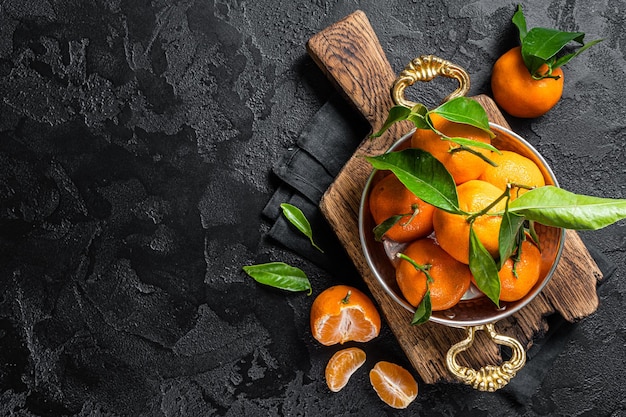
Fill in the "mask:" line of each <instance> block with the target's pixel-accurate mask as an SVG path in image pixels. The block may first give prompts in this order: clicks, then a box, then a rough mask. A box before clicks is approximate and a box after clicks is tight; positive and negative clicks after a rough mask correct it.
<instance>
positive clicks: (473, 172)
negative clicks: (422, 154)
mask: <svg viewBox="0 0 626 417" xmlns="http://www.w3.org/2000/svg"><path fill="white" fill-rule="evenodd" d="M430 118H431V120H432V123H433V125H434V127H435V128H436V129H437V130H438V131H440V132H441V133H443V134H445V135H446V136H448V137H450V138H453V137H461V138H466V139H472V140H475V141H478V142H483V143H489V144H490V143H491V138H490V136H489V134H488V133H487V132H485V131H484V130H481V129H479V128H477V127H474V126H469V125H466V124H462V123H455V122H451V121H449V120H447V119H445V118H443V117H441V116H439V115H438V114H436V113H434V114H431V115H430ZM411 146H412V147H414V148H419V149H422V150H425V151H427V152H429V153H430V154H432V155H433V156H434V157H435V158H436V159H437V160H438V161H439V162H441V163H442V164H443V165H444V166H445V167H446V169H447V170H448V171H449V172H450V174H451V175H452V178H454V182H455V183H457V184H461V183H463V182H466V181H469V180H475V179H477V178H478V177H479V176H480V174H482V172H483V171H484V170H485V168H486V167H487V166H488V165H489V164H488V163H487V162H486V161H484V160H483V159H481V158H480V157H478V156H476V155H474V154H473V153H471V152H469V151H466V150H460V149H459V145H457V144H455V143H454V142H451V141H449V140H444V139H442V137H441V136H439V134H437V133H436V132H434V131H432V130H429V129H417V130H416V131H415V133H414V134H413V136H412V137H411ZM471 149H473V150H474V151H475V152H479V153H481V154H483V155H485V156H487V157H490V156H491V153H492V152H491V151H490V150H488V149H482V148H478V147H471Z"/></svg>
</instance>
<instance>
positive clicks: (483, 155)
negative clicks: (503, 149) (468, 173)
mask: <svg viewBox="0 0 626 417" xmlns="http://www.w3.org/2000/svg"><path fill="white" fill-rule="evenodd" d="M460 151H465V152H469V153H471V154H473V155H475V156H477V157H479V158H480V159H482V160H483V161H485V162H486V163H488V164H489V165H491V166H492V167H497V166H498V164H496V163H495V162H493V161H492V160H491V159H489V158H488V157H487V156H486V155H485V154H483V153H482V152H478V151H477V150H475V149H473V148H470V147H469V146H465V145H461V146H457V147H456V148H452V149H450V151H449V152H450V153H455V152H460ZM498 152H499V151H498Z"/></svg>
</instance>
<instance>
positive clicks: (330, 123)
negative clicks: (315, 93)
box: [263, 96, 616, 405]
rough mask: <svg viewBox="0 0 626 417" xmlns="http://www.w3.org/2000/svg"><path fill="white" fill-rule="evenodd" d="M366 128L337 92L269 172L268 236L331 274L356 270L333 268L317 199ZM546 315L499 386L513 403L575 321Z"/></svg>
mask: <svg viewBox="0 0 626 417" xmlns="http://www.w3.org/2000/svg"><path fill="white" fill-rule="evenodd" d="M368 131H369V127H368V126H367V123H366V122H365V120H363V118H362V117H361V116H360V115H359V114H357V113H356V112H355V111H354V110H353V109H352V108H351V107H349V106H348V105H347V104H346V103H345V102H344V101H343V99H342V98H341V97H339V96H335V97H333V98H332V99H331V100H329V101H328V102H327V103H326V104H325V105H324V106H323V107H322V108H321V109H320V110H319V111H318V112H317V113H316V115H315V116H314V117H313V119H312V120H311V122H310V124H309V125H308V126H307V128H306V129H305V130H304V131H303V132H302V134H301V136H300V138H299V140H298V142H297V147H295V148H294V149H291V150H289V151H288V152H287V153H286V154H285V156H284V157H283V158H282V159H281V160H280V161H278V163H277V164H276V166H275V167H274V173H275V174H276V175H277V176H278V177H279V178H280V179H281V180H282V181H283V184H282V185H281V186H280V187H278V189H277V190H276V192H275V193H274V195H273V196H272V198H271V199H270V201H269V202H268V204H267V205H266V207H265V209H264V210H263V214H264V215H265V216H266V217H267V218H268V219H270V221H272V223H273V225H272V227H271V229H270V231H269V232H268V236H269V237H270V238H272V239H274V240H275V241H277V242H279V243H280V244H282V245H284V246H285V247H287V248H289V249H290V250H292V251H294V252H295V253H297V254H299V255H300V256H303V257H305V258H307V259H309V260H310V261H312V262H314V263H315V264H317V265H319V266H320V267H322V268H325V269H327V270H328V271H330V272H332V273H356V270H355V269H350V270H349V271H348V270H346V271H338V269H337V268H340V267H341V266H343V267H344V268H353V266H352V263H351V262H350V260H349V258H348V256H347V254H346V253H345V250H344V249H343V246H342V245H341V244H340V242H339V240H338V239H337V238H336V236H335V234H334V232H333V231H332V228H331V227H330V226H329V225H328V223H327V222H326V220H325V218H324V216H323V215H322V214H321V212H320V210H319V208H318V204H319V201H320V198H321V197H322V195H323V193H324V191H325V190H326V189H327V188H328V186H330V184H331V183H332V181H333V180H334V178H335V176H336V175H337V174H338V173H339V171H340V169H341V168H342V167H343V165H344V164H345V163H346V162H347V160H348V159H349V158H350V157H351V156H352V154H353V153H354V151H355V150H356V148H357V147H358V145H359V144H360V143H361V141H362V140H363V139H364V138H365V136H366V135H367V133H368ZM285 202H286V203H290V204H293V205H295V206H296V207H298V208H300V209H301V210H302V211H303V212H304V214H305V215H306V216H307V218H308V220H309V222H310V223H311V227H312V230H313V237H314V240H315V242H316V243H317V244H318V245H319V246H320V247H322V249H323V250H324V253H322V252H320V251H318V250H317V249H315V248H314V247H313V246H312V245H311V243H310V242H309V240H308V238H306V237H305V236H303V235H302V234H301V233H299V232H298V231H297V230H296V229H295V228H294V227H293V226H292V225H291V224H290V223H289V222H288V221H287V220H286V219H285V217H284V216H283V215H282V210H281V208H280V204H281V203H285ZM589 252H590V254H591V256H592V257H593V258H594V259H595V261H596V263H597V264H598V267H599V268H600V270H601V271H602V273H603V276H604V279H603V280H602V281H601V282H605V281H606V280H608V279H609V277H610V276H611V275H612V274H613V272H614V271H615V269H616V267H615V265H613V264H611V262H610V261H609V260H608V259H607V258H606V257H605V256H604V255H603V254H602V253H601V252H599V251H598V250H596V249H595V248H593V247H590V248H589ZM339 257H345V261H340V260H338V258H339ZM548 320H549V331H548V332H547V333H546V335H544V337H542V338H540V339H539V340H537V341H536V342H535V343H534V345H533V347H532V348H531V349H530V350H529V351H528V356H527V358H528V362H527V363H526V365H525V366H524V367H523V368H522V370H521V371H520V372H519V373H518V374H517V376H516V377H515V378H513V379H512V380H511V382H509V384H508V385H507V386H506V387H504V388H503V389H502V390H500V391H499V392H500V393H501V395H504V396H506V397H508V398H510V399H511V400H512V401H514V402H515V403H517V404H519V405H529V404H530V402H531V398H532V396H533V395H534V393H535V392H536V391H537V389H538V388H539V386H540V385H541V382H542V381H543V380H544V378H545V376H546V375H547V374H548V372H550V369H551V367H552V363H553V362H554V360H555V359H556V357H557V356H558V355H559V354H560V352H561V351H562V350H563V347H564V346H565V345H566V344H567V342H568V340H569V339H570V336H571V332H572V329H573V328H574V327H575V326H576V324H573V323H569V322H567V321H566V320H564V319H563V318H562V317H561V316H560V315H558V314H553V315H552V316H551V317H549V318H548Z"/></svg>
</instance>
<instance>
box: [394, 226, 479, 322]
mask: <svg viewBox="0 0 626 417" xmlns="http://www.w3.org/2000/svg"><path fill="white" fill-rule="evenodd" d="M403 253H404V255H406V256H407V257H409V258H411V259H412V260H413V261H414V262H416V263H417V264H419V265H421V266H422V267H423V268H424V269H425V270H426V272H424V271H420V270H418V269H417V268H415V267H414V266H413V265H412V264H411V263H410V262H408V261H405V260H401V261H400V263H399V264H398V266H397V268H396V281H397V283H398V286H399V287H400V291H402V295H404V298H406V300H407V301H408V302H409V303H410V304H411V305H412V306H413V307H417V306H418V305H419V304H420V302H421V301H422V299H423V297H424V295H425V294H426V290H427V289H429V290H430V300H431V308H432V310H433V311H440V310H445V309H448V308H450V307H452V306H454V305H455V304H457V303H458V302H459V301H460V300H461V298H462V297H463V295H464V294H465V292H466V291H467V290H468V289H469V286H470V282H471V277H472V274H471V272H470V270H469V267H468V266H467V265H465V264H463V263H461V262H459V261H457V260H456V259H454V258H453V257H452V256H450V255H449V254H448V253H447V252H446V251H444V250H443V249H441V247H440V246H439V245H438V244H437V243H436V242H435V241H434V240H433V239H429V238H425V239H419V240H416V241H415V242H412V243H411V244H409V246H407V247H406V249H404V251H403ZM427 274H428V275H427ZM428 277H430V278H431V279H432V282H430V283H429V282H427V281H428Z"/></svg>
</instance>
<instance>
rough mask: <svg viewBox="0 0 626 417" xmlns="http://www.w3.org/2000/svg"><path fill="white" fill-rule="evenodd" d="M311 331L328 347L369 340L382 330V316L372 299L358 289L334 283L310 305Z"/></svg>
mask: <svg viewBox="0 0 626 417" xmlns="http://www.w3.org/2000/svg"><path fill="white" fill-rule="evenodd" d="M310 321H311V333H312V334H313V337H314V338H315V339H316V340H317V341H319V342H320V343H321V344H323V345H325V346H330V345H334V344H337V343H340V344H343V343H345V342H349V341H355V342H367V341H369V340H372V339H373V338H375V337H376V336H378V334H379V333H380V325H381V319H380V314H379V313H378V310H377V309H376V306H375V305H374V303H373V302H372V300H371V299H370V298H369V297H368V296H367V295H365V294H364V293H363V292H361V291H360V290H358V289H357V288H354V287H351V286H348V285H335V286H333V287H330V288H327V289H325V290H324V291H322V292H321V293H320V294H319V295H318V296H317V297H316V298H315V300H314V301H313V304H312V305H311V314H310Z"/></svg>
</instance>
